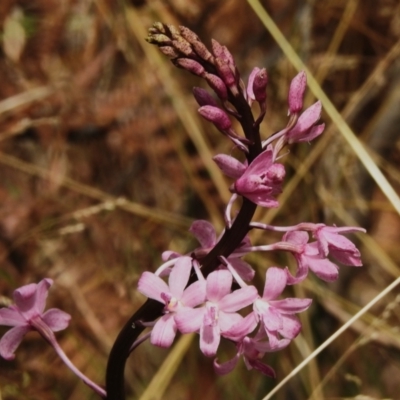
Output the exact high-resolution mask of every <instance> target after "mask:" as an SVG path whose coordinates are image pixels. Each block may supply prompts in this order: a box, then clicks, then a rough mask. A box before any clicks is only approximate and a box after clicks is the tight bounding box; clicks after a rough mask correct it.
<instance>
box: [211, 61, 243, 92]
mask: <svg viewBox="0 0 400 400" xmlns="http://www.w3.org/2000/svg"><path fill="white" fill-rule="evenodd" d="M215 66H216V67H217V70H218V73H219V76H220V77H221V79H222V80H223V81H224V82H225V84H226V86H227V87H228V88H229V89H230V90H231V92H232V94H233V95H235V96H236V95H237V94H238V93H239V92H238V88H237V83H236V78H235V75H234V73H233V72H232V70H231V68H230V67H229V65H228V64H227V63H226V62H225V61H224V60H223V59H221V58H218V57H216V58H215Z"/></svg>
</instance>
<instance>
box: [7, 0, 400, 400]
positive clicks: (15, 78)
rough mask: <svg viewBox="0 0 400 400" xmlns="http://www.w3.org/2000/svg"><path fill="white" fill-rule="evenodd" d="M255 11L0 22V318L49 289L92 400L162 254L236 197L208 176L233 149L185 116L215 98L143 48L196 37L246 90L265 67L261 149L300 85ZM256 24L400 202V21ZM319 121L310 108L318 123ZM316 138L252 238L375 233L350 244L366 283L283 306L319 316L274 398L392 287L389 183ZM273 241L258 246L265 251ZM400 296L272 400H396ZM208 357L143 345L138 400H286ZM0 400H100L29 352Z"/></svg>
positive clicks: (358, 4)
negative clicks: (221, 54) (14, 304)
mask: <svg viewBox="0 0 400 400" xmlns="http://www.w3.org/2000/svg"><path fill="white" fill-rule="evenodd" d="M249 3H252V4H253V6H254V4H258V5H260V4H259V3H258V2H256V1H254V0H252V1H251V0H249V1H244V0H225V1H218V0H202V1H200V0H186V1H182V0H165V1H160V0H147V1H146V0H131V1H130V2H129V1H126V2H122V1H113V0H63V1H59V0H1V2H0V35H1V38H0V39H1V42H0V43H1V45H0V49H1V50H0V259H1V263H0V294H1V297H0V302H1V304H2V305H7V304H9V301H10V298H11V296H12V291H13V290H14V289H15V288H16V287H18V286H21V285H24V284H27V283H31V282H38V281H39V280H41V279H42V278H43V277H51V278H52V279H54V280H55V284H54V286H53V287H52V289H51V292H50V296H49V300H48V306H49V307H59V308H61V309H63V310H65V311H66V312H68V313H70V314H71V315H72V317H73V318H72V322H71V324H70V327H69V328H68V329H67V330H66V331H64V332H60V333H59V334H58V337H59V339H60V343H61V346H62V347H63V348H64V350H65V351H66V353H67V354H68V355H69V356H70V357H71V359H72V360H73V362H74V363H75V364H76V365H77V366H78V367H79V368H81V369H82V370H83V371H84V372H85V373H86V374H87V375H89V376H90V377H91V378H92V379H93V380H95V381H96V382H98V383H100V384H102V383H103V382H104V372H105V366H106V362H107V355H108V352H109V350H110V347H111V346H112V343H113V340H114V339H115V337H116V335H117V334H118V332H119V329H120V328H121V327H122V325H123V324H124V323H125V321H126V320H127V319H128V318H129V316H130V315H131V314H132V313H133V312H134V310H135V309H136V308H137V307H139V306H140V305H141V304H142V302H143V301H144V298H143V296H141V295H140V294H139V293H137V291H136V285H137V280H138V278H139V276H140V274H141V273H142V272H143V271H145V270H151V271H154V270H155V269H156V268H157V266H158V265H159V264H160V263H161V258H160V254H161V252H162V251H164V250H166V249H173V250H176V251H180V252H185V251H188V250H190V249H191V248H193V246H194V245H195V243H194V241H193V239H192V238H191V236H190V235H189V234H188V232H187V229H188V227H189V226H190V223H191V221H192V220H193V219H199V218H203V219H208V220H211V221H212V222H213V223H214V224H215V226H216V227H217V229H218V230H219V231H220V229H221V228H222V226H223V224H222V218H221V215H222V214H221V213H222V211H223V209H224V205H225V204H226V201H227V199H228V198H229V193H228V190H227V187H228V185H229V182H228V181H227V180H225V178H224V177H222V175H221V174H220V173H219V171H218V170H217V168H216V166H215V165H214V164H213V163H212V161H211V158H210V157H211V156H212V155H213V154H215V153H220V152H225V153H230V152H231V146H230V143H228V141H227V140H226V139H225V138H224V137H222V135H220V134H219V133H218V132H217V131H216V130H215V129H214V128H213V126H211V124H208V123H205V122H204V121H202V120H200V119H199V118H198V116H197V114H196V108H197V106H196V104H195V102H194V100H193V98H192V96H191V88H192V87H193V86H204V85H203V83H202V82H200V81H199V79H197V78H196V77H193V76H191V75H189V74H188V73H186V72H184V71H180V70H177V69H174V68H173V67H172V65H171V64H170V63H169V61H168V60H167V59H165V58H164V57H162V56H161V55H160V54H159V53H158V51H157V49H156V48H155V47H153V46H151V45H149V44H147V43H146V42H145V41H144V38H145V37H146V36H147V33H146V30H147V28H148V27H149V26H150V25H151V24H152V23H153V22H154V21H162V22H165V23H172V24H176V25H186V26H188V27H189V28H191V29H192V30H194V31H195V32H196V33H197V34H198V35H199V36H200V37H201V38H202V39H203V40H204V42H205V43H206V44H209V43H210V39H211V38H215V39H217V40H218V41H220V42H221V43H222V44H225V45H227V46H228V48H229V49H230V50H231V52H232V53H233V55H234V56H235V58H236V62H237V65H238V67H239V70H240V71H241V74H242V77H243V79H247V76H248V74H249V73H250V71H251V69H252V68H253V67H254V66H259V67H263V66H265V67H266V68H267V69H268V73H269V82H270V83H269V88H268V114H267V118H266V119H265V121H264V123H263V125H262V131H263V137H264V138H266V137H267V136H268V135H270V134H271V133H273V132H275V131H276V130H278V129H280V128H282V127H283V126H284V125H285V124H286V120H287V119H286V118H287V117H286V114H287V103H286V100H287V90H288V85H289V83H290V80H291V78H292V77H293V76H294V75H295V74H296V69H295V68H294V67H293V64H292V61H293V60H291V59H290V57H289V58H288V57H287V56H286V55H285V54H284V52H283V51H282V48H283V47H284V46H283V44H282V42H281V41H279V40H278V41H276V40H274V39H273V37H272V36H271V33H270V31H271V29H272V28H271V26H269V25H268V23H267V24H266V23H265V21H264V23H263V22H262V21H261V15H260V12H258V11H257V12H255V11H254V9H253V8H252V7H251V4H249ZM261 6H262V8H264V9H265V10H266V11H267V13H268V14H269V15H270V17H271V18H272V19H273V20H274V21H275V23H276V24H277V25H278V27H279V29H280V31H281V32H282V33H283V35H284V36H285V37H286V38H287V40H288V41H289V42H290V43H291V45H292V46H293V48H294V50H295V52H296V53H297V55H298V56H300V57H301V59H302V60H303V62H304V63H305V64H306V65H307V66H308V68H309V69H310V71H311V73H312V74H313V76H314V77H315V79H316V80H317V81H319V83H320V85H321V86H322V88H323V90H324V91H325V93H326V94H327V96H328V97H329V98H330V100H331V101H332V103H333V104H334V106H335V107H336V109H337V110H338V111H339V112H340V113H341V114H342V116H343V118H344V119H345V120H346V121H347V123H348V124H349V126H350V127H351V128H352V129H353V131H354V132H355V134H356V135H357V136H358V138H359V139H360V141H361V142H362V143H363V145H364V146H365V148H366V149H367V150H368V153H369V154H370V156H371V157H372V160H373V163H374V165H377V166H379V168H381V170H382V171H383V173H384V175H385V176H386V177H387V179H388V181H389V182H390V185H391V187H392V188H393V189H394V191H395V192H396V191H397V192H398V191H399V189H400V173H399V170H398V165H399V161H400V140H399V133H400V128H399V127H400V112H399V110H400V63H399V59H400V58H399V55H400V3H399V2H398V1H397V0H365V1H357V0H308V1H307V0H299V1H292V0H279V1H277V0H263V1H262V2H261ZM313 101H315V99H314V98H313V96H312V95H310V94H309V95H308V97H307V104H308V105H309V104H311V102H313ZM323 120H324V122H325V123H326V124H327V129H326V133H325V134H324V135H323V137H321V138H319V139H318V140H316V141H315V143H313V144H312V145H309V144H302V145H299V146H297V147H294V148H291V151H290V153H289V154H287V155H286V156H285V157H284V158H283V159H282V161H283V162H285V163H286V165H287V168H288V176H287V188H288V189H287V191H286V192H285V193H284V194H283V195H282V198H281V204H282V205H281V207H280V208H279V209H278V210H263V211H262V212H261V211H260V212H259V213H258V214H257V220H260V221H264V222H268V223H273V224H277V225H293V224H297V223H298V222H301V221H311V222H325V223H329V224H336V225H338V226H339V225H354V224H355V225H361V226H364V227H366V228H367V229H368V235H360V236H358V237H357V238H355V237H354V236H353V239H355V240H357V241H358V243H359V245H360V248H361V250H362V254H363V260H364V267H363V268H360V269H354V268H349V267H341V275H340V279H339V280H338V281H337V282H335V283H334V284H329V285H326V284H324V283H322V282H320V281H317V280H313V279H312V278H311V279H309V280H308V281H306V282H305V283H304V284H303V285H300V286H299V287H296V288H291V289H292V291H291V290H290V288H289V289H288V291H287V293H286V294H287V295H288V296H293V295H296V296H301V297H312V298H314V299H315V300H314V303H313V305H312V307H311V308H310V310H309V311H308V312H307V313H304V315H302V322H303V326H304V329H303V332H302V334H301V335H300V336H299V338H298V339H296V341H295V342H294V343H292V345H291V346H290V347H289V348H287V349H285V350H284V351H281V352H280V353H277V354H270V355H269V357H267V358H266V360H267V361H268V363H269V364H271V365H272V366H273V367H274V368H275V370H276V372H277V382H278V381H279V380H281V379H282V378H283V377H284V376H286V375H287V374H288V373H290V371H291V370H293V368H294V367H295V366H296V365H297V364H298V363H299V362H300V361H301V360H302V359H304V358H305V357H306V356H307V355H308V354H309V353H310V352H311V351H312V350H313V349H314V348H315V347H317V346H318V345H319V344H320V343H322V342H323V341H324V340H325V339H326V338H328V337H329V336H330V335H331V334H332V333H333V332H334V331H335V330H336V329H337V328H338V327H340V326H341V325H342V324H343V323H344V322H345V321H347V320H348V319H349V318H350V317H351V315H354V314H355V313H356V312H357V311H358V309H359V308H360V307H361V306H363V305H365V304H366V303H367V302H368V301H369V300H371V299H372V298H373V297H374V296H376V295H377V294H378V293H379V292H381V291H382V290H383V289H384V288H385V287H386V286H387V285H388V284H389V283H390V282H391V281H392V280H393V279H394V277H397V276H398V275H399V261H400V251H399V236H400V223H399V222H400V220H399V216H398V210H399V209H400V206H399V201H398V198H397V199H396V197H394V200H393V198H392V199H391V201H389V200H388V199H387V197H386V196H385V195H384V194H383V193H384V191H382V185H384V183H383V182H381V181H380V180H379V179H372V178H371V175H370V173H369V172H367V170H366V169H365V166H364V164H365V160H360V158H363V157H362V153H360V152H357V146H359V145H358V144H357V143H356V145H355V147H354V146H353V147H350V146H349V144H348V142H347V141H346V140H345V138H344V136H343V131H342V129H340V127H338V125H337V124H336V123H335V122H332V121H331V119H330V118H329V117H328V115H326V114H324V115H323ZM354 149H356V151H355V150H354ZM362 161H364V164H363V163H362ZM396 209H397V211H396ZM278 239H279V236H274V235H270V236H267V235H266V234H258V236H257V235H254V236H253V242H254V243H257V242H259V243H260V242H263V243H265V242H268V243H272V242H274V241H276V240H278ZM249 261H251V262H252V263H253V264H254V265H255V266H257V271H258V278H257V279H258V284H261V282H262V279H263V277H264V276H265V271H266V269H267V268H268V267H269V266H271V265H280V266H285V265H290V263H291V262H292V259H291V258H290V257H286V256H285V255H283V254H277V255H275V254H274V255H270V254H267V255H265V254H264V255H262V256H259V257H252V258H251V259H249ZM398 293H399V291H398V290H397V292H396V291H393V292H392V293H390V294H389V295H388V296H386V297H385V299H384V300H383V301H381V302H380V303H379V304H378V305H377V306H376V307H374V308H373V310H372V311H371V313H368V314H366V315H364V316H363V317H362V318H361V319H360V320H358V321H357V322H356V323H355V324H354V325H353V326H352V327H351V329H349V330H348V331H346V332H345V333H344V334H343V335H342V336H341V337H340V339H339V340H336V341H335V342H334V343H333V344H332V345H331V346H330V347H329V348H328V349H327V350H325V351H324V352H323V353H321V354H320V355H319V356H318V357H317V358H316V359H315V360H313V362H311V363H310V365H309V366H308V367H307V368H306V369H305V370H304V371H303V372H302V373H300V374H299V375H298V376H296V377H295V378H294V379H292V380H291V381H290V382H289V383H288V384H287V385H286V386H285V387H284V388H283V389H282V390H281V391H280V392H279V393H278V394H277V395H276V396H275V397H274V398H276V399H295V400H296V399H307V398H312V399H322V398H326V399H339V398H358V399H361V398H363V399H372V398H373V399H381V398H391V399H399V398H400V395H399V393H400V380H399V379H398V377H399V376H400V352H399V350H400V336H399V322H400V321H399V320H400V310H399V304H398V303H399V301H400V299H399V297H396V295H397V296H398ZM5 331H6V328H0V334H3V333H4V332H5ZM197 343H198V338H197V337H194V338H193V342H192V346H189V344H190V337H188V338H187V339H185V340H184V341H182V340H181V341H180V342H179V343H178V346H176V347H175V348H174V350H173V351H172V352H170V351H168V350H162V349H158V348H153V347H152V346H150V345H149V344H144V345H142V346H141V347H140V348H139V350H137V351H136V352H135V353H134V354H133V356H132V357H131V359H130V360H129V362H128V366H127V372H126V381H127V386H126V387H127V393H129V398H130V399H134V398H135V399H141V400H145V399H174V400H180V399H182V400H183V399H190V400H196V399H204V398H207V399H209V400H213V399H260V398H262V397H263V396H265V395H266V394H267V393H268V391H269V390H270V389H271V388H272V387H273V386H274V385H275V383H276V382H274V381H273V380H271V379H268V378H265V377H263V376H261V375H260V374H259V373H257V372H254V371H247V370H246V368H245V367H244V365H243V363H240V364H239V366H238V367H237V369H236V370H235V371H234V372H233V373H231V374H230V375H228V376H225V377H222V378H221V377H217V376H216V375H215V374H214V372H213V369H212V360H209V359H206V358H205V357H203V355H202V354H200V352H199V350H198V346H197ZM221 350H222V352H221V359H222V360H225V359H227V358H228V357H229V356H230V355H232V354H233V352H234V349H233V348H231V347H230V346H229V345H226V346H225V345H224V346H223V348H222V349H221ZM168 354H170V357H169V358H168V357H167V356H168ZM164 361H165V362H166V363H167V364H164V365H163V364H162V363H163V362H164ZM165 373H166V374H165ZM156 374H157V375H156ZM154 376H157V377H158V380H157V381H156V382H155V383H154V381H153V383H152V384H151V385H150V382H151V381H152V379H153V377H154ZM149 385H150V386H149ZM318 387H319V388H321V390H320V391H319V392H315V393H314V395H313V394H312V392H313V390H315V389H316V388H318ZM146 388H148V390H147V392H145V389H146ZM362 396H364V397H362ZM0 398H1V399H4V400H11V399H18V400H20V399H43V400H46V399H69V400H80V399H96V398H97V396H95V395H93V394H92V393H91V392H90V391H89V389H87V388H86V387H85V385H84V384H83V383H82V382H80V381H79V380H78V379H77V378H76V377H75V376H73V375H72V373H70V372H69V370H67V369H66V368H65V367H64V366H63V364H62V363H61V361H60V360H58V359H57V358H56V356H55V353H54V352H53V351H52V349H51V348H50V347H49V346H48V345H47V344H46V343H45V342H44V341H43V340H42V339H41V338H40V337H39V335H37V334H35V333H31V334H29V335H27V337H26V338H25V340H24V341H23V344H22V345H21V346H20V348H19V349H18V351H17V357H16V359H15V360H14V361H13V362H7V361H4V360H0Z"/></svg>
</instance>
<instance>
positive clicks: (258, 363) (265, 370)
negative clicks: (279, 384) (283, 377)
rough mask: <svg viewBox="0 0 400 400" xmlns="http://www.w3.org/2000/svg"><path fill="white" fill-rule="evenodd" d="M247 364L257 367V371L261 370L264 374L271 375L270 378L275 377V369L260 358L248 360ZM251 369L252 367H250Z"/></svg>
mask: <svg viewBox="0 0 400 400" xmlns="http://www.w3.org/2000/svg"><path fill="white" fill-rule="evenodd" d="M247 366H248V367H249V366H250V367H251V368H254V369H256V370H257V371H260V372H261V373H262V374H264V375H266V376H269V377H270V378H275V377H276V374H275V371H274V370H273V368H272V367H270V366H269V365H267V364H264V363H262V362H261V361H259V360H253V359H250V360H247ZM248 369H250V368H248Z"/></svg>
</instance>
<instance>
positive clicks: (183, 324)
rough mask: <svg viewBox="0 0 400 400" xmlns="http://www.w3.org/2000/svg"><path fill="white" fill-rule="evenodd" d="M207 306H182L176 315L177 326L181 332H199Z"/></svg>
mask: <svg viewBox="0 0 400 400" xmlns="http://www.w3.org/2000/svg"><path fill="white" fill-rule="evenodd" d="M204 313H205V308H204V307H201V308H189V307H185V308H181V309H179V310H178V311H177V313H176V314H175V316H174V319H175V323H176V326H177V327H178V329H179V331H180V332H181V333H191V332H197V331H198V330H199V329H200V326H201V324H202V323H203V318H204Z"/></svg>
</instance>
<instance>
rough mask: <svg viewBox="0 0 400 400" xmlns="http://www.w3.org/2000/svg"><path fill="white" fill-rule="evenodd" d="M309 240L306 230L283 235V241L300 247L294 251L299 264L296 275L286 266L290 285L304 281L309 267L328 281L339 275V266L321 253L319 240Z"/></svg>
mask: <svg viewBox="0 0 400 400" xmlns="http://www.w3.org/2000/svg"><path fill="white" fill-rule="evenodd" d="M308 240H309V236H308V233H307V232H304V231H292V232H287V233H286V234H285V235H284V236H283V241H286V242H288V243H290V244H292V245H295V246H296V247H297V249H298V250H297V251H295V252H293V255H294V257H295V258H296V261H297V266H298V268H297V273H296V276H295V277H294V276H292V275H291V274H290V272H289V270H288V269H287V268H286V273H287V275H288V281H287V282H288V284H289V285H293V284H295V283H299V282H301V281H303V280H304V279H305V278H306V276H307V274H308V269H311V270H312V271H313V272H314V274H315V275H317V276H318V278H320V279H323V280H324V281H327V282H331V281H334V280H336V279H337V277H338V274H339V268H338V266H337V265H336V264H334V263H333V262H331V261H329V260H328V259H327V258H326V256H325V255H323V254H322V255H321V253H320V251H319V247H318V243H317V242H313V243H308Z"/></svg>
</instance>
